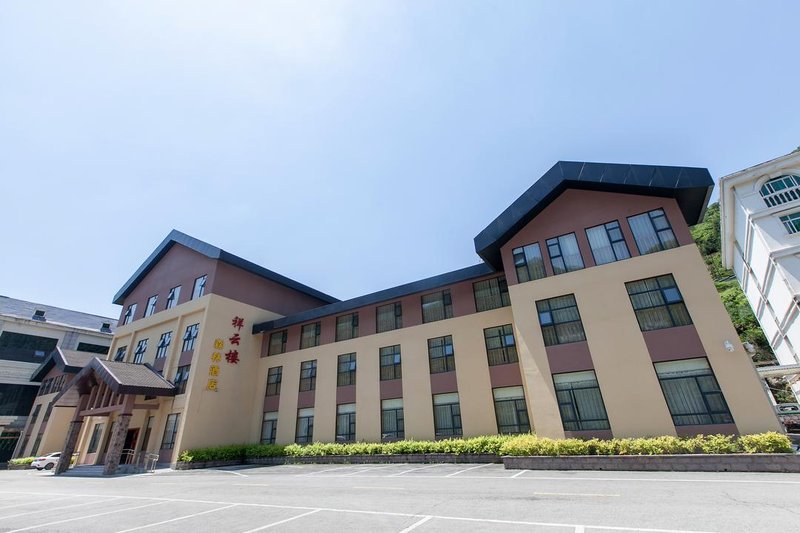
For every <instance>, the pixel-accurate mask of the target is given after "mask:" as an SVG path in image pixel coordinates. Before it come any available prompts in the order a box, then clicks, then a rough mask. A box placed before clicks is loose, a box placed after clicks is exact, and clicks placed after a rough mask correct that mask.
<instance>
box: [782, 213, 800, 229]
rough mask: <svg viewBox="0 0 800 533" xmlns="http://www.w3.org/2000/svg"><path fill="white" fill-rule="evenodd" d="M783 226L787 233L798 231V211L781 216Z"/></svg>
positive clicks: (799, 218) (799, 217) (799, 225)
mask: <svg viewBox="0 0 800 533" xmlns="http://www.w3.org/2000/svg"><path fill="white" fill-rule="evenodd" d="M781 222H782V223H783V227H784V228H786V231H787V232H789V234H792V233H797V232H798V231H800V213H791V214H789V215H784V216H782V217H781Z"/></svg>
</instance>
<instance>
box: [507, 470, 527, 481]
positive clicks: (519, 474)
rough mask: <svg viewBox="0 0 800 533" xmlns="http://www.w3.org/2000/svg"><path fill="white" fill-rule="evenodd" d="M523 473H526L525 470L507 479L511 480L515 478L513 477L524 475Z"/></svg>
mask: <svg viewBox="0 0 800 533" xmlns="http://www.w3.org/2000/svg"><path fill="white" fill-rule="evenodd" d="M525 472H527V470H520V471H519V472H517V473H516V474H514V475H513V476H511V477H510V478H509V479H513V478H515V477H519V476H521V475H522V474H524V473H525Z"/></svg>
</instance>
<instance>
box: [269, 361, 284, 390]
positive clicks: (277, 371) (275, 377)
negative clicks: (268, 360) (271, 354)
mask: <svg viewBox="0 0 800 533" xmlns="http://www.w3.org/2000/svg"><path fill="white" fill-rule="evenodd" d="M281 379H283V367H282V366H276V367H273V368H270V369H269V370H267V396H278V395H280V393H281Z"/></svg>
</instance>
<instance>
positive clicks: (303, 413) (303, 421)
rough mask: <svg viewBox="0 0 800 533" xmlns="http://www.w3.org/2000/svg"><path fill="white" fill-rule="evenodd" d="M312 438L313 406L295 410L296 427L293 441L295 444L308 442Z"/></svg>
mask: <svg viewBox="0 0 800 533" xmlns="http://www.w3.org/2000/svg"><path fill="white" fill-rule="evenodd" d="M313 438H314V408H313V407H308V408H306V409H298V410H297V429H296V430H295V434H294V441H295V442H296V443H297V444H308V443H309V442H311V439H313Z"/></svg>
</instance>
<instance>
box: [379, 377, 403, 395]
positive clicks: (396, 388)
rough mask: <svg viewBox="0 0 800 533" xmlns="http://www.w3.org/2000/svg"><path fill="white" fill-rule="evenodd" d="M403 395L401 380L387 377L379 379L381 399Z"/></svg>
mask: <svg viewBox="0 0 800 533" xmlns="http://www.w3.org/2000/svg"><path fill="white" fill-rule="evenodd" d="M402 397H403V380H402V379H389V380H386V381H381V400H391V399H392V398H402Z"/></svg>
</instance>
